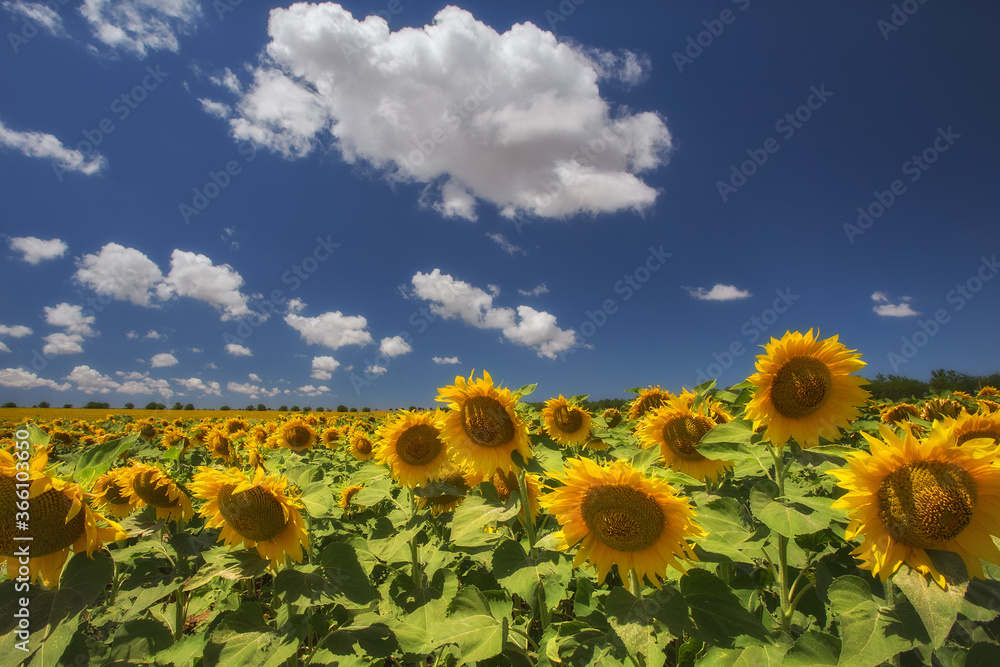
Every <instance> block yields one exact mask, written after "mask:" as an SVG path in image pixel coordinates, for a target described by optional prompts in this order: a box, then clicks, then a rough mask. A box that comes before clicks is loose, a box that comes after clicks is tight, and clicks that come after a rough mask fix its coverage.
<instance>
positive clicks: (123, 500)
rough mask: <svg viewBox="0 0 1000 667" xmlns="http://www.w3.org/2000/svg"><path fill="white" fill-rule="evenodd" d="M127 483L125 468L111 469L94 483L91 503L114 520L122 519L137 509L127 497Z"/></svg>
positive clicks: (137, 505)
mask: <svg viewBox="0 0 1000 667" xmlns="http://www.w3.org/2000/svg"><path fill="white" fill-rule="evenodd" d="M129 483H130V478H129V471H128V469H127V468H112V469H111V470H109V471H107V472H106V473H104V474H103V475H101V476H100V477H98V478H97V481H96V482H94V489H93V491H91V493H92V494H93V499H92V500H91V503H92V504H93V505H94V506H95V507H99V508H102V509H104V511H105V512H107V513H108V514H110V515H111V516H113V517H115V518H118V519H124V518H125V517H127V516H128V515H130V514H132V512H134V511H135V510H136V508H138V507H139V504H138V503H137V502H136V501H135V500H134V499H133V498H132V497H130V496H129V495H128V488H129Z"/></svg>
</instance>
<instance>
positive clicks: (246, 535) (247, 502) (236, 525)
mask: <svg viewBox="0 0 1000 667" xmlns="http://www.w3.org/2000/svg"><path fill="white" fill-rule="evenodd" d="M265 474H266V473H265V472H264V470H262V469H260V468H258V469H257V471H256V472H255V473H254V476H253V478H252V479H251V478H249V477H247V476H246V475H245V474H243V472H241V471H240V470H239V469H237V468H230V469H229V470H228V471H227V472H221V471H219V470H214V469H213V468H206V467H201V468H199V469H198V474H197V475H195V477H194V481H192V482H191V491H192V492H193V493H194V495H195V497H197V498H201V499H202V500H206V501H208V502H206V503H205V505H204V507H202V508H201V510H200V511H199V512H198V514H199V515H200V516H203V517H205V518H207V519H208V521H207V522H206V524H205V525H206V526H208V527H209V528H215V527H218V526H221V527H222V530H221V531H220V532H219V541H220V542H221V541H223V540H225V543H226V545H227V546H229V547H230V548H232V546H233V545H235V544H238V543H242V544H243V546H244V547H246V548H247V549H249V548H251V547H254V546H256V547H257V553H259V554H260V557H261V558H264V559H266V560H269V561H271V569H272V570H275V571H277V569H278V560H279V559H280V558H281V557H282V556H283V555H285V554H288V555H289V556H291V557H292V560H294V561H295V562H296V563H301V562H302V547H305V548H306V549H308V548H309V535H308V534H307V533H306V527H305V523H304V522H303V520H302V514H301V513H300V512H299V510H300V509H302V507H303V505H302V502H301V501H300V500H299V499H298V498H297V497H295V496H289V495H287V494H286V493H285V490H286V489H287V487H288V480H287V479H285V477H284V476H280V477H277V476H271V477H265Z"/></svg>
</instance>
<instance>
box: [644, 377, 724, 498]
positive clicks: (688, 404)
mask: <svg viewBox="0 0 1000 667" xmlns="http://www.w3.org/2000/svg"><path fill="white" fill-rule="evenodd" d="M691 398H693V394H692V395H691V396H690V397H689V396H687V395H685V394H683V393H682V394H681V395H679V396H674V397H673V398H671V399H670V400H669V401H667V402H666V403H665V404H663V405H662V406H660V407H659V408H656V409H655V410H651V411H650V412H648V413H646V416H645V417H643V418H642V419H641V420H640V421H639V425H638V427H637V428H636V431H635V435H636V438H637V439H638V440H639V444H640V445H642V446H643V447H657V446H658V447H659V448H660V457H661V458H662V459H663V462H664V463H665V464H666V465H667V466H669V467H670V468H673V469H674V470H676V471H677V472H681V473H684V474H685V475H690V476H691V477H694V478H695V479H703V480H704V479H715V478H717V477H719V475H722V474H724V473H725V471H726V470H727V469H731V468H732V467H733V463H732V461H720V460H714V459H708V458H705V457H704V456H703V455H702V454H700V453H699V452H698V443H700V442H701V439H702V438H703V437H705V434H707V433H708V432H709V431H711V430H712V429H713V428H715V426H716V421H715V419H714V418H713V417H712V408H711V406H710V405H709V404H708V403H701V404H700V405H699V406H698V408H697V409H696V410H692V406H693V405H694V401H693V400H690V399H691Z"/></svg>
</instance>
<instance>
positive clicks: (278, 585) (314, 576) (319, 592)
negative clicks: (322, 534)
mask: <svg viewBox="0 0 1000 667" xmlns="http://www.w3.org/2000/svg"><path fill="white" fill-rule="evenodd" d="M318 570H321V568H319V567H317V566H315V565H300V566H298V567H296V568H294V569H288V570H282V571H281V572H279V573H278V576H276V577H275V578H274V592H275V593H276V594H277V595H278V597H280V598H281V601H282V602H284V603H285V604H291V605H294V606H295V607H297V608H298V609H300V610H304V609H308V608H310V607H317V606H320V605H325V604H330V603H332V602H336V600H337V589H335V588H334V587H333V586H332V585H331V584H330V583H329V582H328V581H327V580H326V579H325V578H324V577H323V575H322V574H321V573H320V572H318ZM366 579H367V577H366Z"/></svg>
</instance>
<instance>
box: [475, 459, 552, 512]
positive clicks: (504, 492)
mask: <svg viewBox="0 0 1000 667" xmlns="http://www.w3.org/2000/svg"><path fill="white" fill-rule="evenodd" d="M487 481H489V482H490V483H491V484H492V485H493V487H494V488H495V489H496V490H497V496H499V498H500V500H501V501H502V502H507V499H508V498H510V494H511V492H512V491H513V492H516V493H520V484H519V483H518V481H517V472H516V471H514V470H508V471H506V472H504V471H502V470H497V471H496V472H495V473H493V475H492V476H491V477H489V478H487ZM524 486H525V490H526V491H527V493H528V509H529V511H530V512H531V519H532V520H534V519H535V518H536V517H537V516H538V497H539V495H541V482H540V481H539V479H538V475H531V474H528V475H525V476H524ZM522 502H523V499H522Z"/></svg>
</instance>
